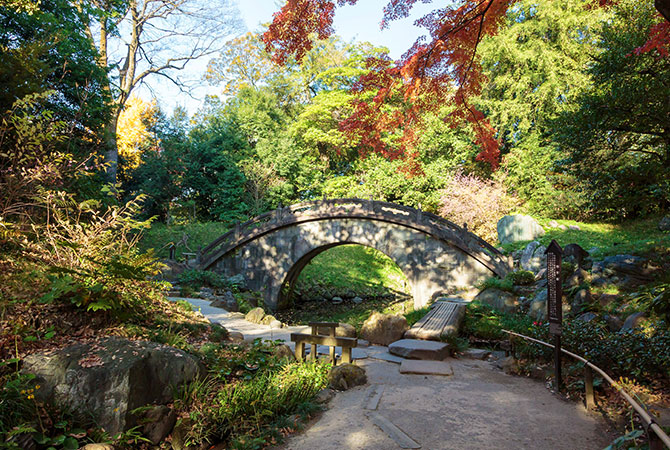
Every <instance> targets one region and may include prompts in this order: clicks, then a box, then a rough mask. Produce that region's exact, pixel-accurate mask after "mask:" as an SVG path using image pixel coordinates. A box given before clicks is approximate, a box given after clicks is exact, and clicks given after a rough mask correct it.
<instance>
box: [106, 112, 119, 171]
mask: <svg viewBox="0 0 670 450" xmlns="http://www.w3.org/2000/svg"><path fill="white" fill-rule="evenodd" d="M118 121H119V115H118V114H117V113H116V112H114V113H113V115H112V117H111V118H110V119H109V121H108V122H107V123H106V124H105V130H104V142H105V163H106V164H107V169H106V178H107V182H109V183H112V184H116V172H117V169H118V166H119V148H118V147H117V145H116V126H117V123H118Z"/></svg>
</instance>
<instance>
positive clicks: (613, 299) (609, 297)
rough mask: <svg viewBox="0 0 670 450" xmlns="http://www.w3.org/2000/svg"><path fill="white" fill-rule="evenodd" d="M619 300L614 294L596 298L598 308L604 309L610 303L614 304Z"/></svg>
mask: <svg viewBox="0 0 670 450" xmlns="http://www.w3.org/2000/svg"><path fill="white" fill-rule="evenodd" d="M618 299H619V296H618V295H614V294H601V295H600V297H598V303H600V306H602V307H605V306H608V305H609V304H610V303H614V302H616V301H617V300H618Z"/></svg>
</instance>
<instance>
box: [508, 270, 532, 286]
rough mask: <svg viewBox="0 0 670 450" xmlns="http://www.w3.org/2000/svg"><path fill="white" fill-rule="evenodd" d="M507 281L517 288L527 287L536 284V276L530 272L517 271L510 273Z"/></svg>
mask: <svg viewBox="0 0 670 450" xmlns="http://www.w3.org/2000/svg"><path fill="white" fill-rule="evenodd" d="M505 279H506V280H509V281H511V282H512V284H514V285H517V286H527V285H529V284H533V283H534V282H535V274H534V273H533V272H531V271H529V270H517V271H515V272H510V273H508V274H507V276H506V277H505Z"/></svg>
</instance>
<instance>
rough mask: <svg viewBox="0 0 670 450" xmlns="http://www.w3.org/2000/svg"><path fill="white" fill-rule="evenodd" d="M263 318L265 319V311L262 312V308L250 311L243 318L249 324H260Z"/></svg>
mask: <svg viewBox="0 0 670 450" xmlns="http://www.w3.org/2000/svg"><path fill="white" fill-rule="evenodd" d="M263 317H265V311H263V308H261V307H258V308H254V309H252V310H251V311H249V312H248V313H247V315H246V316H244V318H245V319H247V320H248V321H249V322H251V323H261V321H262V320H263Z"/></svg>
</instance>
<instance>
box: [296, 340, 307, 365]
mask: <svg viewBox="0 0 670 450" xmlns="http://www.w3.org/2000/svg"><path fill="white" fill-rule="evenodd" d="M295 359H297V360H298V361H302V360H303V359H305V343H304V342H302V341H301V342H296V344H295Z"/></svg>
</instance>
